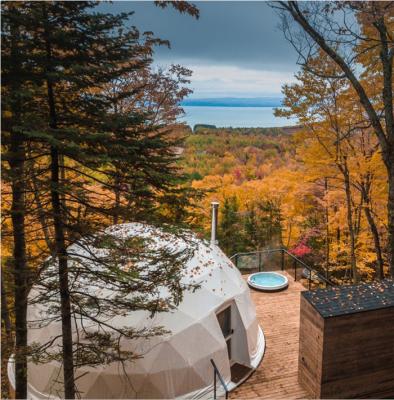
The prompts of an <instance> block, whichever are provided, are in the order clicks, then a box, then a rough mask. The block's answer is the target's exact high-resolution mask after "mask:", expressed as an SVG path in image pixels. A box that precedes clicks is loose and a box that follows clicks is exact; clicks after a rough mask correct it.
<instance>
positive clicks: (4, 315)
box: [1, 268, 12, 343]
mask: <svg viewBox="0 0 394 400" xmlns="http://www.w3.org/2000/svg"><path fill="white" fill-rule="evenodd" d="M1 319H2V320H3V323H4V329H5V334H6V336H7V342H8V343H12V327H11V319H10V311H9V308H8V300H7V292H6V289H5V285H4V274H3V268H2V269H1Z"/></svg>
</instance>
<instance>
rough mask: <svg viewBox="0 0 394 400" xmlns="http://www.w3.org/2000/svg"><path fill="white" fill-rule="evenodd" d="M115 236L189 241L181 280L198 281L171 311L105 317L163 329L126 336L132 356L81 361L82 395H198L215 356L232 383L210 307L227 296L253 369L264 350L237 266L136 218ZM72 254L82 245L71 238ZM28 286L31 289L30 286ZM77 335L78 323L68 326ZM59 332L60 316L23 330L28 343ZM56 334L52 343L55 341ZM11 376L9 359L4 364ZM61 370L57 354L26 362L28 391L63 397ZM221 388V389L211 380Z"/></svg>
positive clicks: (33, 314)
mask: <svg viewBox="0 0 394 400" xmlns="http://www.w3.org/2000/svg"><path fill="white" fill-rule="evenodd" d="M108 232H111V233H113V234H115V235H121V236H122V237H134V236H138V237H143V238H149V239H152V246H158V247H160V246H162V245H163V244H164V243H171V245H173V246H178V247H179V248H182V247H185V246H189V245H190V243H191V242H193V243H194V244H196V245H197V246H196V248H197V249H196V251H195V252H194V255H193V257H192V258H190V259H189V261H188V262H187V264H186V265H185V268H184V275H183V278H182V281H183V282H185V283H188V282H189V283H190V282H191V283H198V284H200V285H201V287H200V288H199V289H198V290H196V291H194V292H192V291H186V292H185V293H184V297H183V300H182V302H181V303H180V304H179V306H178V307H177V309H176V310H175V311H172V312H167V313H160V314H156V315H155V316H154V317H153V318H150V316H149V314H148V313H147V312H144V311H138V312H130V313H128V314H127V315H126V316H123V317H119V316H118V317H116V318H114V319H113V320H112V321H107V322H110V323H111V324H113V325H115V326H116V324H119V326H124V325H125V324H127V325H128V326H132V327H135V328H138V327H140V328H142V327H144V326H147V325H149V326H155V325H157V326H163V327H164V328H166V329H168V330H169V331H171V333H170V334H167V335H165V336H160V337H153V338H150V339H148V340H146V339H144V340H142V339H140V340H138V341H134V340H133V341H132V340H129V341H128V342H126V343H124V346H125V347H126V348H128V349H130V350H133V351H137V352H139V353H140V354H143V357H142V358H140V359H137V360H133V361H130V362H126V363H124V364H123V365H122V364H120V363H117V362H113V363H111V364H106V365H101V366H99V367H95V368H93V367H81V368H79V369H78V370H77V374H76V375H77V376H80V378H78V380H77V381H76V385H77V389H78V391H79V393H80V395H81V397H82V398H175V397H189V398H199V397H205V396H207V394H209V393H210V392H211V391H212V390H213V369H212V366H211V363H210V359H211V358H212V359H214V361H215V363H216V365H217V367H218V369H219V371H221V374H222V376H223V377H224V379H225V381H226V382H227V383H228V384H229V385H230V387H231V385H232V384H231V382H230V381H231V375H230V364H229V359H228V353H227V346H226V342H225V340H224V337H223V334H222V332H221V329H220V326H219V323H218V320H217V317H216V311H217V310H218V309H219V308H222V307H223V305H225V304H227V303H231V302H234V304H235V305H236V307H237V308H238V311H239V315H240V316H241V319H242V324H243V327H244V329H245V333H246V339H247V348H248V349H247V350H248V353H249V366H250V367H252V368H256V367H257V365H258V364H259V362H260V360H261V358H262V356H263V353H264V347H265V343H264V335H263V333H262V330H261V328H260V327H259V325H258V322H257V319H256V313H255V308H254V305H253V303H252V301H251V298H250V294H249V288H248V286H247V284H246V283H245V281H244V280H243V279H242V277H241V274H240V272H239V271H238V269H237V268H236V267H235V266H234V265H233V264H232V262H231V261H230V260H229V259H228V258H227V257H226V256H225V254H224V253H223V252H222V251H221V250H220V248H219V247H218V246H216V245H213V244H209V243H207V242H205V241H201V240H199V239H197V238H196V237H195V236H193V235H192V234H190V236H189V238H188V239H179V238H177V237H175V236H173V235H170V234H168V233H164V232H162V231H161V230H160V229H158V228H154V227H151V226H148V225H143V224H139V223H130V224H122V225H116V226H113V227H111V228H109V229H108ZM73 246H74V248H73V251H74V253H77V252H78V251H81V252H83V249H82V248H78V245H73ZM33 292H34V289H33ZM42 307H45V306H43V305H37V304H36V305H31V306H29V308H28V320H29V321H34V320H36V319H37V318H39V314H40V311H42V309H41V308H42ZM73 329H74V334H76V331H77V326H75V325H74V326H73ZM60 333H61V325H60V322H51V323H50V325H48V326H46V327H44V328H38V329H37V328H36V329H29V333H28V342H29V343H32V342H39V343H46V342H47V341H48V339H50V338H52V337H54V336H57V335H59V334H60ZM59 344H60V342H59V341H57V342H55V343H54V345H59ZM8 373H9V377H10V380H11V382H12V383H13V382H14V371H13V363H12V360H11V362H10V363H9V365H8ZM62 375H63V372H62V369H61V365H60V363H59V362H57V361H51V362H49V363H46V364H34V363H32V362H29V365H28V391H29V398H33V399H38V398H58V397H62ZM218 390H219V391H220V388H219V387H218Z"/></svg>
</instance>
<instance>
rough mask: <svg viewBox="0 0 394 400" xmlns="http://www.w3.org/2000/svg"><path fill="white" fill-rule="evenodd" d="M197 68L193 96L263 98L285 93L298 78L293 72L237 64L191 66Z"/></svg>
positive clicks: (195, 69) (194, 76)
mask: <svg viewBox="0 0 394 400" xmlns="http://www.w3.org/2000/svg"><path fill="white" fill-rule="evenodd" d="M187 67H188V68H190V69H191V70H192V71H193V77H192V85H191V88H192V89H193V90H194V95H193V97H195V98H196V97H211V96H235V97H259V96H272V95H278V94H280V93H281V86H282V85H283V84H284V83H292V82H294V81H295V79H294V77H293V73H291V72H281V71H270V70H268V71H265V70H258V69H249V68H241V67H238V66H233V65H187Z"/></svg>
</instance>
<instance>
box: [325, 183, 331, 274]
mask: <svg viewBox="0 0 394 400" xmlns="http://www.w3.org/2000/svg"><path fill="white" fill-rule="evenodd" d="M324 191H325V195H327V193H328V179H327V178H324ZM325 223H326V278H327V279H328V277H329V268H330V225H329V215H328V206H327V204H326V206H325Z"/></svg>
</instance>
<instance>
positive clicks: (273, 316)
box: [230, 273, 309, 399]
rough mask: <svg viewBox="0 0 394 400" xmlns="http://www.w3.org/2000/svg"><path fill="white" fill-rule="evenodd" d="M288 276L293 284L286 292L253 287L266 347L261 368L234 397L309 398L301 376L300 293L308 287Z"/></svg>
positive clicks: (236, 391) (290, 283)
mask: <svg viewBox="0 0 394 400" xmlns="http://www.w3.org/2000/svg"><path fill="white" fill-rule="evenodd" d="M284 274H286V273H284ZM286 275H287V274H286ZM287 277H288V279H289V287H288V289H287V290H284V291H282V292H276V293H262V292H258V291H256V290H253V289H251V295H252V299H253V302H254V304H255V306H256V313H257V317H258V319H259V322H260V325H261V327H262V328H263V331H264V335H265V340H266V350H265V355H264V358H263V361H262V362H261V364H260V365H259V367H258V368H257V370H256V371H255V372H254V373H253V374H252V376H251V377H250V378H249V379H248V380H247V381H246V382H244V383H243V384H242V385H240V386H239V387H238V388H236V389H235V390H234V391H232V392H231V393H230V398H233V399H236V398H239V399H241V398H242V399H246V398H249V399H250V398H259V399H283V398H286V399H305V398H309V396H308V393H307V392H306V391H305V390H304V389H303V388H302V387H301V386H300V384H299V383H298V379H297V373H298V372H297V371H298V343H299V326H300V293H301V291H303V290H305V288H304V287H303V286H302V285H301V284H300V283H298V282H294V280H293V278H291V277H290V276H289V275H287ZM245 278H246V277H245Z"/></svg>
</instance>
